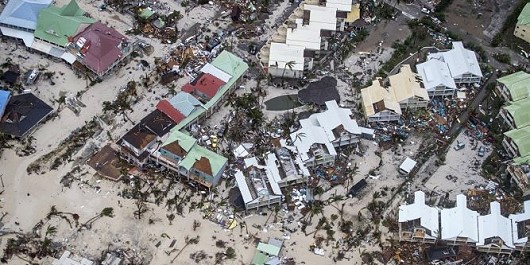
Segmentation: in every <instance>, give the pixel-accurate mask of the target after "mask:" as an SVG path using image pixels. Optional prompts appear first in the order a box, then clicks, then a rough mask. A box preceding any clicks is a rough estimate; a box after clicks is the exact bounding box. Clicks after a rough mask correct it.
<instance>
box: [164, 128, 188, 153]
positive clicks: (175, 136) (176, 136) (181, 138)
mask: <svg viewBox="0 0 530 265" xmlns="http://www.w3.org/2000/svg"><path fill="white" fill-rule="evenodd" d="M175 141H177V142H178V143H179V145H180V147H182V149H184V150H186V152H189V151H190V149H191V148H192V147H193V145H194V144H195V142H196V140H195V138H193V137H192V136H190V135H187V134H185V133H183V132H181V131H177V130H172V131H171V132H170V133H169V137H168V138H167V139H166V141H165V142H164V143H163V144H162V147H164V146H166V145H168V144H171V143H173V142H175Z"/></svg>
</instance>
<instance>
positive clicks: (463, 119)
mask: <svg viewBox="0 0 530 265" xmlns="http://www.w3.org/2000/svg"><path fill="white" fill-rule="evenodd" d="M495 81H497V74H496V73H493V74H492V75H491V76H490V78H489V79H488V80H487V81H486V82H485V83H484V85H483V86H482V87H481V88H480V91H479V92H478V94H477V95H476V96H475V98H474V99H473V101H472V102H471V104H469V106H468V107H467V109H466V110H465V111H464V112H462V114H460V116H459V117H458V119H457V120H455V121H454V122H453V124H452V125H451V128H450V129H449V131H448V132H447V136H449V137H453V136H455V135H457V134H458V133H459V132H460V129H461V128H462V125H463V124H466V123H467V120H468V119H469V114H470V113H471V112H473V111H474V110H475V109H476V108H477V107H478V105H480V103H481V102H482V101H483V100H484V99H485V98H486V97H487V96H488V95H489V94H490V92H491V91H489V90H488V89H487V87H488V85H489V84H490V83H491V82H495Z"/></svg>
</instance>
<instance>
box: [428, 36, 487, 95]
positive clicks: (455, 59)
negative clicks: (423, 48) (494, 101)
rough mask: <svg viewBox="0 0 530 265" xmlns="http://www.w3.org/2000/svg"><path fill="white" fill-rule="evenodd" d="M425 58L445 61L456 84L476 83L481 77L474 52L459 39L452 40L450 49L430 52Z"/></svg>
mask: <svg viewBox="0 0 530 265" xmlns="http://www.w3.org/2000/svg"><path fill="white" fill-rule="evenodd" d="M427 59H428V60H433V59H434V60H439V61H442V62H444V63H446V64H447V66H448V67H449V71H450V72H451V77H452V78H453V80H454V81H455V84H457V85H462V84H467V85H469V84H478V83H480V80H481V79H482V71H481V70H480V65H479V63H478V60H477V56H476V54H475V52H474V51H471V50H468V49H466V48H464V44H463V43H462V42H461V41H454V42H453V48H452V49H451V50H449V51H445V52H438V53H433V54H430V55H428V56H427Z"/></svg>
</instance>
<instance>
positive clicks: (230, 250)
mask: <svg viewBox="0 0 530 265" xmlns="http://www.w3.org/2000/svg"><path fill="white" fill-rule="evenodd" d="M225 255H226V258H228V259H235V258H236V250H235V249H234V248H233V247H227V248H226V251H225Z"/></svg>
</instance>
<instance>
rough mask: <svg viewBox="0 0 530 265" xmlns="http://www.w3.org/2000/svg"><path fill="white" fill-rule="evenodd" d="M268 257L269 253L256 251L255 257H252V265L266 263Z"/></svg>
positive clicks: (263, 264)
mask: <svg viewBox="0 0 530 265" xmlns="http://www.w3.org/2000/svg"><path fill="white" fill-rule="evenodd" d="M267 259H268V257H267V255H265V254H263V253H261V252H256V254H254V258H252V265H265V262H266V261H267Z"/></svg>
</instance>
